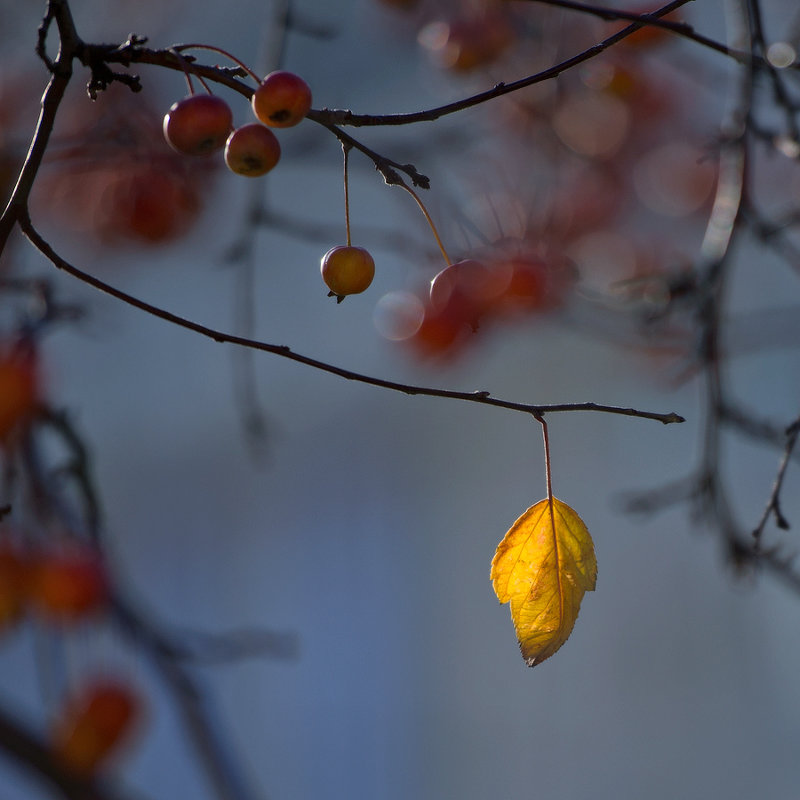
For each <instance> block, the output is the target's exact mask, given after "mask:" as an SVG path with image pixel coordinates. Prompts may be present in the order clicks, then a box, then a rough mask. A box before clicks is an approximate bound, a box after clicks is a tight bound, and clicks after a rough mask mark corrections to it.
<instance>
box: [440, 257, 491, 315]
mask: <svg viewBox="0 0 800 800" xmlns="http://www.w3.org/2000/svg"><path fill="white" fill-rule="evenodd" d="M500 289H501V287H500V286H498V281H497V276H496V274H495V273H494V272H493V271H492V270H490V269H489V268H488V267H487V266H486V265H485V264H483V263H481V262H480V261H475V260H474V259H471V258H467V259H464V260H463V261H457V262H456V263H455V264H450V266H448V267H445V268H444V269H443V270H442V271H441V272H439V273H438V274H437V275H436V276H435V277H434V278H433V280H432V281H431V291H430V301H431V308H432V309H433V310H434V311H445V310H446V311H447V313H448V314H449V315H450V316H451V317H456V318H460V319H461V320H462V321H463V322H466V323H467V324H469V325H470V326H471V327H473V328H477V327H478V324H479V322H480V319H481V317H482V316H483V315H484V313H485V312H486V310H487V309H488V307H489V306H490V305H491V303H492V301H493V300H494V298H495V297H496V296H497V295H498V293H499V291H500Z"/></svg>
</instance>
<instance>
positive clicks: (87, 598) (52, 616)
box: [29, 546, 109, 622]
mask: <svg viewBox="0 0 800 800" xmlns="http://www.w3.org/2000/svg"><path fill="white" fill-rule="evenodd" d="M108 596H109V585H108V577H107V575H106V571H105V567H104V566H103V563H102V560H101V559H100V557H99V555H98V554H97V553H96V552H95V551H94V550H93V549H92V548H89V547H86V546H80V547H78V546H75V547H70V548H69V549H67V550H63V551H57V552H45V553H42V554H41V555H40V556H39V557H38V559H37V560H36V561H35V563H34V564H33V565H32V567H31V577H30V585H29V597H30V602H31V605H32V606H33V608H34V610H35V611H37V612H38V613H39V614H40V615H41V616H42V617H43V618H45V619H47V620H50V621H53V622H74V621H77V620H79V619H82V618H84V617H86V616H87V615H89V614H91V613H93V612H95V611H97V610H98V609H100V608H102V607H103V606H105V604H106V603H107V602H108Z"/></svg>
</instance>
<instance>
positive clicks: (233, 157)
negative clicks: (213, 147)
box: [225, 122, 281, 178]
mask: <svg viewBox="0 0 800 800" xmlns="http://www.w3.org/2000/svg"><path fill="white" fill-rule="evenodd" d="M280 157H281V146H280V144H279V142H278V140H277V138H276V137H275V134H274V133H273V132H272V131H271V130H270V129H269V128H265V127H264V126H263V125H261V124H259V123H258V122H253V123H251V124H250V125H243V126H242V127H241V128H237V129H236V130H235V131H234V132H233V133H232V134H231V135H230V136H229V137H228V141H227V143H226V145H225V163H226V164H227V165H228V167H229V168H230V169H231V170H233V172H235V173H237V174H238V175H247V176H249V177H251V178H257V177H258V176H259V175H265V174H266V173H267V172H269V171H270V170H271V169H272V168H273V167H274V166H275V165H276V164H277V163H278V160H279V159H280Z"/></svg>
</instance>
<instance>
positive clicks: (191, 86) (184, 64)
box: [170, 49, 211, 96]
mask: <svg viewBox="0 0 800 800" xmlns="http://www.w3.org/2000/svg"><path fill="white" fill-rule="evenodd" d="M170 52H171V53H172V55H174V56H175V58H177V59H178V61H179V62H180V65H181V69H182V70H183V76H184V78H186V85H187V86H188V87H189V96H192V95H193V94H194V84H193V83H192V73H191V71H190V69H189V63H188V62H187V61H186V59H185V58H184V57H183V56H182V55H181V54H180V53H179V52H178V51H177V50H175V49H173V50H171V51H170ZM198 79H199V80H201V81H202V78H199V76H198ZM203 86H205V88H206V90H208V86H206V84H205V82H203ZM209 94H211V92H209Z"/></svg>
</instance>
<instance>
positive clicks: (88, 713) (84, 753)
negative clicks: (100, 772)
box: [52, 678, 141, 776]
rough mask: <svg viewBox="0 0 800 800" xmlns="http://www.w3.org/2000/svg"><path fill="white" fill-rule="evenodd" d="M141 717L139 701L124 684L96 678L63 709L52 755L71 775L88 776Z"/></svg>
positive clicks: (100, 764)
mask: <svg viewBox="0 0 800 800" xmlns="http://www.w3.org/2000/svg"><path fill="white" fill-rule="evenodd" d="M139 716H141V700H140V699H139V697H138V696H137V694H136V693H135V692H134V691H133V689H131V688H130V687H129V686H127V685H126V684H125V683H123V682H122V681H120V680H118V679H114V678H95V679H94V680H93V681H92V682H91V683H89V684H87V685H85V686H84V687H83V688H82V690H80V692H78V693H77V694H76V695H75V696H73V697H72V698H71V699H70V700H69V701H68V702H67V703H66V704H65V707H64V708H63V709H62V711H61V714H60V716H59V719H58V720H57V721H56V724H55V727H54V730H53V734H52V737H53V752H54V754H55V756H56V757H57V758H58V760H59V761H60V762H61V763H62V764H63V765H64V766H66V767H67V768H68V769H69V770H70V771H71V772H73V773H75V774H78V775H84V776H89V775H92V774H93V773H94V772H96V771H97V769H98V768H99V767H101V766H102V764H103V762H104V761H106V760H107V759H108V757H109V756H110V755H111V754H112V753H113V752H114V751H115V750H117V749H118V748H119V746H120V745H121V744H122V743H123V741H124V739H125V738H127V737H128V736H129V735H130V733H131V730H132V728H133V727H134V726H135V723H136V720H137V718H138V717H139Z"/></svg>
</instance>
